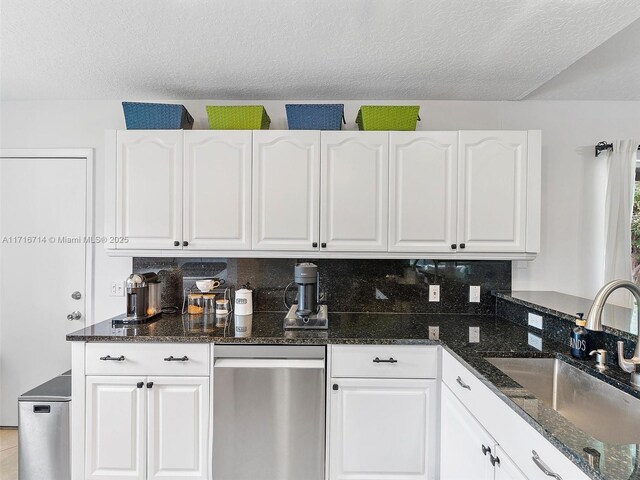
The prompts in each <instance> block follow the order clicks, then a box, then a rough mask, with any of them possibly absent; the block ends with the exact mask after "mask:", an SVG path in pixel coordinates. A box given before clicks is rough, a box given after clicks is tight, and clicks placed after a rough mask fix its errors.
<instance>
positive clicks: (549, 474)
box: [531, 450, 562, 480]
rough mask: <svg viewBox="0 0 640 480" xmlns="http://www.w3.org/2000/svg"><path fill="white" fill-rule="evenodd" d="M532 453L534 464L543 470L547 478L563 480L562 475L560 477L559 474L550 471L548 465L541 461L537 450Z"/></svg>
mask: <svg viewBox="0 0 640 480" xmlns="http://www.w3.org/2000/svg"><path fill="white" fill-rule="evenodd" d="M531 453H532V455H533V456H532V457H531V460H533V463H535V464H536V465H537V467H538V468H539V469H540V470H542V473H544V474H545V475H546V476H547V477H553V478H555V479H556V480H562V477H561V476H560V475H558V474H557V473H553V472H552V471H551V470H549V467H547V464H546V463H544V462H543V461H542V460H541V459H540V455H538V453H537V452H536V451H535V450H531Z"/></svg>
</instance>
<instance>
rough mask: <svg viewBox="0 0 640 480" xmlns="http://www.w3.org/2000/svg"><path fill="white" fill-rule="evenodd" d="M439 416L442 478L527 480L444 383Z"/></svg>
mask: <svg viewBox="0 0 640 480" xmlns="http://www.w3.org/2000/svg"><path fill="white" fill-rule="evenodd" d="M496 401H498V399H496ZM440 418H441V420H440V422H441V424H440V425H441V426H440V429H441V433H440V450H441V456H440V478H441V479H442V480H470V479H474V480H526V478H527V477H525V476H524V475H523V474H522V472H520V470H518V468H517V467H516V466H515V464H514V463H513V461H512V460H511V459H510V458H509V457H508V456H507V454H506V453H505V452H504V450H502V448H501V447H500V446H499V445H498V444H497V443H496V441H495V440H494V439H493V438H492V437H491V435H489V433H488V432H487V431H486V430H485V429H484V428H483V427H482V425H480V423H478V421H477V420H476V419H475V418H474V416H473V415H471V413H469V411H468V410H467V409H466V408H465V407H464V405H462V403H461V402H460V401H459V400H458V399H457V398H456V397H455V395H454V394H453V393H451V391H450V390H449V388H448V387H447V386H446V385H443V386H442V396H441V417H440Z"/></svg>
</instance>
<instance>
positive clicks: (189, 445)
mask: <svg viewBox="0 0 640 480" xmlns="http://www.w3.org/2000/svg"><path fill="white" fill-rule="evenodd" d="M147 382H148V383H147V385H151V387H150V388H148V389H147V398H148V407H149V410H148V415H149V416H148V425H149V431H148V438H149V444H148V448H147V451H148V459H149V460H148V462H149V473H148V476H147V478H149V479H152V478H162V479H166V480H181V479H184V478H190V479H194V480H195V479H201V480H206V479H208V478H209V476H208V471H209V462H208V460H209V458H210V455H209V454H208V450H209V448H208V447H209V444H208V437H209V411H210V406H209V378H208V377H149V378H148V379H147ZM223 441H224V440H223Z"/></svg>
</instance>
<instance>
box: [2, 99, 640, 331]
mask: <svg viewBox="0 0 640 480" xmlns="http://www.w3.org/2000/svg"><path fill="white" fill-rule="evenodd" d="M178 103H184V105H185V106H186V107H187V109H188V110H189V111H190V112H191V114H192V115H193V116H194V117H195V119H196V124H195V126H194V128H198V129H201V128H207V120H206V113H205V109H204V106H205V105H207V104H208V103H234V102H213V101H210V102H207V101H184V102H178ZM243 103H248V102H243ZM250 103H262V104H264V105H265V106H266V108H267V111H268V112H269V114H270V116H271V119H272V124H271V128H272V129H279V128H286V117H285V112H284V103H285V102H257V101H256V102H250ZM344 103H345V104H346V109H345V114H346V117H347V120H348V122H349V123H348V125H347V128H349V129H354V128H355V124H354V123H353V122H354V120H355V116H356V113H357V109H358V106H359V105H360V104H362V103H367V104H370V103H373V102H370V101H367V102H358V101H350V102H344ZM385 103H390V102H385ZM394 103H400V102H394ZM403 103H409V104H416V103H418V104H420V106H421V116H422V122H421V123H420V124H419V128H420V129H428V130H459V129H518V130H519V129H541V130H542V139H543V141H542V144H543V169H542V175H543V189H542V199H543V206H542V245H541V250H542V251H541V253H540V255H539V256H538V258H537V259H536V260H535V261H533V262H515V263H514V270H513V273H514V276H513V287H514V289H519V290H557V291H561V292H565V293H570V294H574V295H579V296H585V297H592V296H593V295H594V294H595V292H596V291H597V289H598V288H599V286H600V285H601V283H602V264H603V241H602V238H601V237H602V228H603V226H602V225H603V221H602V218H603V204H604V161H603V160H602V158H600V159H596V158H595V157H594V156H593V146H594V145H595V143H597V142H598V141H600V140H613V139H618V138H633V137H638V136H640V102H549V101H525V102H461V101H426V102H403ZM0 109H1V118H0V146H1V147H2V148H55V147H64V148H70V147H91V148H94V149H95V151H96V188H95V192H96V222H97V223H96V233H97V234H100V233H102V231H103V208H104V202H103V197H104V185H103V183H104V182H103V179H104V168H105V162H106V161H107V159H105V158H104V145H103V143H104V130H105V129H120V128H124V119H123V116H122V110H121V106H120V103H119V102H118V101H38V102H35V101H33V102H32V101H15V102H3V103H2V104H0ZM159 193H160V194H161V192H159ZM130 270H131V261H130V259H123V258H110V257H107V256H106V255H105V254H104V252H103V251H102V250H101V249H100V248H98V249H97V252H96V258H95V277H96V281H95V289H96V291H95V316H94V319H95V321H99V320H102V319H104V318H107V317H109V316H111V315H115V314H117V313H120V312H121V311H122V309H123V299H122V298H119V297H116V298H112V297H109V296H108V292H109V285H110V283H111V282H112V281H114V280H122V279H124V278H125V277H126V276H127V275H128V274H129V273H130Z"/></svg>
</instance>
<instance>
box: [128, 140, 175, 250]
mask: <svg viewBox="0 0 640 480" xmlns="http://www.w3.org/2000/svg"><path fill="white" fill-rule="evenodd" d="M116 172H117V173H116V177H117V178H116V184H117V193H116V235H117V236H118V237H126V238H128V242H127V243H126V244H118V245H117V248H128V249H175V248H181V240H182V131H181V130H155V131H154V130H132V131H119V132H118V133H117V166H116ZM175 242H178V245H177V246H176V245H175Z"/></svg>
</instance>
